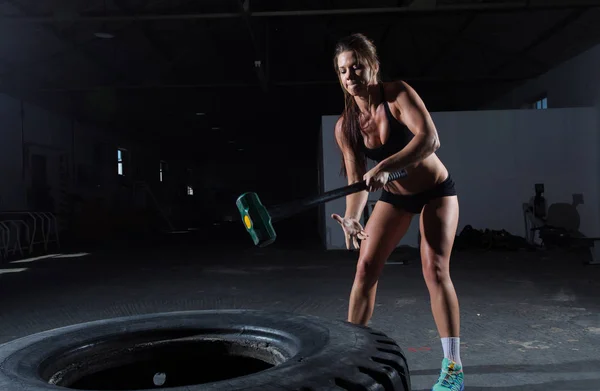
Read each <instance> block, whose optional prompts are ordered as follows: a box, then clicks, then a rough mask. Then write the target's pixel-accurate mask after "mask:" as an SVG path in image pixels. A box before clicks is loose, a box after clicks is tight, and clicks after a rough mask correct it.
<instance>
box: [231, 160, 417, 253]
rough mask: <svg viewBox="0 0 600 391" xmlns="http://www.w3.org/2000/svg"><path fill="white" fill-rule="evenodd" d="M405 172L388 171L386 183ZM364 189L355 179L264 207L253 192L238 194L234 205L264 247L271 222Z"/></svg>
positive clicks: (271, 230)
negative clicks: (319, 191)
mask: <svg viewBox="0 0 600 391" xmlns="http://www.w3.org/2000/svg"><path fill="white" fill-rule="evenodd" d="M406 175H407V174H406V171H405V170H401V171H398V172H394V173H392V174H390V176H389V179H388V183H389V182H391V181H395V180H398V179H400V178H404V177H406ZM366 189H367V182H366V181H364V180H363V181H361V182H356V183H353V184H351V185H348V186H344V187H340V188H338V189H334V190H330V191H328V192H325V193H322V194H318V195H316V196H312V197H308V198H304V199H301V200H296V201H293V202H290V203H287V204H283V205H277V206H274V207H271V208H269V210H267V208H266V207H265V206H264V205H263V204H262V203H261V202H260V199H259V198H258V195H257V194H256V193H253V192H247V193H244V194H242V195H241V196H239V197H238V199H237V200H236V202H235V203H236V205H237V208H238V210H239V211H240V215H241V217H242V222H243V223H244V226H245V227H246V231H248V233H249V234H250V237H251V238H252V241H253V242H254V245H256V246H259V247H266V246H268V245H269V244H271V243H273V242H274V241H275V239H276V238H277V234H276V233H275V229H274V228H273V223H275V222H277V221H280V220H283V219H285V218H286V217H289V216H292V215H294V214H296V213H300V212H303V211H305V210H307V209H310V208H312V207H313V206H316V205H320V204H323V203H325V202H329V201H331V200H335V199H337V198H341V197H344V196H347V195H349V194H353V193H358V192H359V191H363V190H366Z"/></svg>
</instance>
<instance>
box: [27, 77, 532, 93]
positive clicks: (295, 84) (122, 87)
mask: <svg viewBox="0 0 600 391" xmlns="http://www.w3.org/2000/svg"><path fill="white" fill-rule="evenodd" d="M399 78H400V79H402V80H406V81H407V82H431V83H445V84H447V83H482V82H487V83H512V82H518V81H525V80H527V78H526V77H522V78H520V77H517V78H514V77H513V78H506V77H488V76H481V77H479V76H477V77H469V78H447V77H421V76H414V77H410V76H404V77H401V76H399ZM333 84H336V85H337V84H339V81H338V80H337V79H331V80H305V81H301V80H299V81H278V82H272V83H271V85H272V86H278V87H305V86H326V85H333ZM260 87H261V86H260V84H258V83H235V82H234V83H225V82H222V83H219V82H217V83H190V84H167V83H157V84H143V85H135V84H131V85H125V84H121V85H118V84H117V85H102V86H88V87H64V88H52V87H51V88H39V89H37V91H43V92H75V91H93V90H104V89H109V90H152V89H156V90H161V89H211V88H216V89H223V88H232V89H236V88H260Z"/></svg>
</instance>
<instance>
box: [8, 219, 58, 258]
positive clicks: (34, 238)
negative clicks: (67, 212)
mask: <svg viewBox="0 0 600 391" xmlns="http://www.w3.org/2000/svg"><path fill="white" fill-rule="evenodd" d="M59 236H60V235H59V230H58V220H57V218H56V215H55V214H54V213H51V212H33V211H7V212H0V259H2V260H5V259H7V258H9V257H12V256H16V255H17V253H18V255H20V256H25V255H26V254H27V255H31V254H33V253H34V251H38V250H43V252H47V251H48V249H49V245H50V244H51V243H55V245H56V248H60V239H59Z"/></svg>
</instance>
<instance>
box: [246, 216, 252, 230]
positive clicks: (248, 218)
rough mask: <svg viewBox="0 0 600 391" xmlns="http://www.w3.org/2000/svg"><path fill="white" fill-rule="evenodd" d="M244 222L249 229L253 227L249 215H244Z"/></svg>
mask: <svg viewBox="0 0 600 391" xmlns="http://www.w3.org/2000/svg"><path fill="white" fill-rule="evenodd" d="M244 224H245V225H246V228H247V229H251V228H252V220H250V216H248V215H245V216H244Z"/></svg>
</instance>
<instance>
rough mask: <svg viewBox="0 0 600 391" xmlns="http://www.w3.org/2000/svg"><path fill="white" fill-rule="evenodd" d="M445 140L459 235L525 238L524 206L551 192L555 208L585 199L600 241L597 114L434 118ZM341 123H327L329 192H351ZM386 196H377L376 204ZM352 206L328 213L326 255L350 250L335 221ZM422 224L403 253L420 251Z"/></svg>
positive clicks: (587, 222) (587, 219)
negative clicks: (343, 165) (340, 145)
mask: <svg viewBox="0 0 600 391" xmlns="http://www.w3.org/2000/svg"><path fill="white" fill-rule="evenodd" d="M432 116H433V119H434V121H435V123H436V127H437V129H438V132H439V134H440V140H441V148H440V149H439V150H438V152H437V153H438V155H439V156H440V158H441V159H442V161H443V162H444V164H445V165H446V166H447V168H448V169H449V171H450V173H451V175H452V176H453V178H454V180H455V182H456V186H457V190H458V194H459V202H460V221H459V227H458V233H460V230H462V228H463V227H464V226H465V225H467V224H470V225H472V226H473V227H474V228H478V229H485V228H490V229H505V230H507V231H508V232H510V233H512V234H515V235H521V236H524V223H523V215H522V210H521V205H522V203H523V202H527V201H528V200H529V198H530V197H531V196H532V195H533V194H534V184H535V183H540V182H541V183H544V184H545V190H546V192H545V196H546V198H547V200H548V202H549V203H554V202H571V201H572V194H573V193H582V194H583V197H584V204H583V205H580V206H579V207H578V210H579V213H580V215H581V231H582V232H583V233H585V234H586V235H589V236H597V235H599V234H600V229H599V228H600V227H599V224H598V223H599V219H598V215H599V213H598V210H599V205H598V202H597V200H598V196H599V192H598V182H597V178H598V174H599V171H600V170H599V163H598V146H599V142H600V140H599V136H598V131H597V129H598V125H599V124H598V117H597V111H596V110H595V109H594V108H566V109H551V110H506V111H499V110H492V111H472V112H441V113H432ZM336 119H337V116H325V117H323V120H322V130H323V131H322V139H323V186H324V188H323V189H322V190H323V191H327V190H331V189H333V188H336V187H340V186H344V185H345V184H346V182H345V179H344V178H342V177H340V176H339V174H338V173H339V167H340V166H339V164H340V153H339V151H338V149H337V146H336V145H335V140H334V136H333V134H334V132H333V128H334V124H335V121H336ZM378 196H379V194H378V193H377V194H375V193H374V194H371V195H370V197H369V198H370V199H377V198H378ZM344 206H345V200H344V199H339V200H334V201H331V202H329V203H328V204H327V205H326V206H325V208H323V209H324V216H323V219H324V221H325V224H326V225H325V227H324V232H325V238H324V243H325V246H326V248H327V249H342V248H345V242H344V238H343V233H342V230H341V228H340V227H339V225H338V224H337V222H335V221H334V220H332V219H331V218H330V217H329V216H330V215H331V213H334V212H335V213H339V214H340V215H343V213H344ZM417 235H418V219H416V218H415V219H413V223H412V225H411V227H410V229H409V232H408V233H407V235H406V236H405V238H404V239H403V240H402V241H401V243H400V244H401V245H402V244H404V245H410V246H416V245H417Z"/></svg>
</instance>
